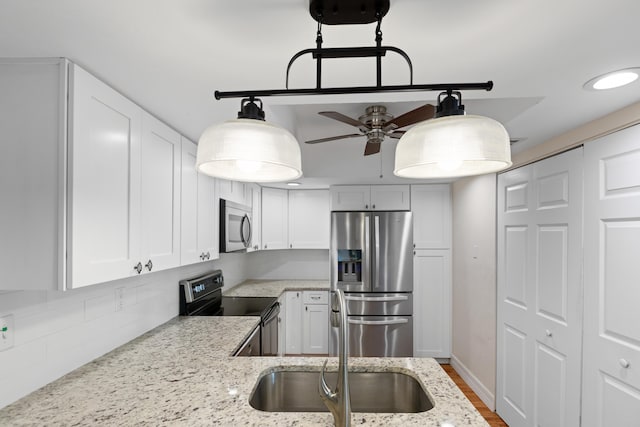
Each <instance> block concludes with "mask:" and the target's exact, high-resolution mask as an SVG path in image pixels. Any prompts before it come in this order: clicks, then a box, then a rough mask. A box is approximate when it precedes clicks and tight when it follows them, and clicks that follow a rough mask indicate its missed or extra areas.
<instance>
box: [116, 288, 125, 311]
mask: <svg viewBox="0 0 640 427" xmlns="http://www.w3.org/2000/svg"><path fill="white" fill-rule="evenodd" d="M123 308H124V288H116V311H122V309H123Z"/></svg>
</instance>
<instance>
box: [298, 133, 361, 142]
mask: <svg viewBox="0 0 640 427" xmlns="http://www.w3.org/2000/svg"><path fill="white" fill-rule="evenodd" d="M357 136H362V134H361V133H350V134H349V135H338V136H330V137H328V138H320V139H312V140H310V141H305V143H307V144H318V143H320V142H329V141H337V140H339V139H345V138H355V137H357Z"/></svg>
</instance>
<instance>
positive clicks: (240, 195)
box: [216, 179, 252, 206]
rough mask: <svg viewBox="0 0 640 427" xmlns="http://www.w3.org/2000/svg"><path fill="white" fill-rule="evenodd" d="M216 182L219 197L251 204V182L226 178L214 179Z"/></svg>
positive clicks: (242, 203)
mask: <svg viewBox="0 0 640 427" xmlns="http://www.w3.org/2000/svg"><path fill="white" fill-rule="evenodd" d="M216 184H217V194H218V197H219V198H220V199H225V200H229V201H231V202H235V203H239V204H241V205H246V206H251V202H252V200H251V191H250V188H251V184H249V183H244V182H238V181H229V180H226V179H216Z"/></svg>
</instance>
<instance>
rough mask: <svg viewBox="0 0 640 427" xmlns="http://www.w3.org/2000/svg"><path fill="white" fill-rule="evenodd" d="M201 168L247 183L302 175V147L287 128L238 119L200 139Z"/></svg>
mask: <svg viewBox="0 0 640 427" xmlns="http://www.w3.org/2000/svg"><path fill="white" fill-rule="evenodd" d="M196 167H197V169H198V171H200V172H202V173H204V174H207V175H211V176H214V177H218V178H224V179H229V180H233V181H246V182H279V181H288V180H292V179H296V178H299V177H300V176H302V161H301V154H300V146H299V145H298V141H297V140H296V138H295V137H294V136H293V135H292V134H291V133H290V132H289V131H287V130H286V129H283V128H280V127H278V126H274V125H272V124H270V123H267V122H265V121H262V120H255V119H235V120H228V121H226V122H224V123H222V124H218V125H213V126H210V127H209V128H207V129H206V130H205V131H204V132H203V134H202V136H201V137H200V141H199V142H198V155H197V160H196Z"/></svg>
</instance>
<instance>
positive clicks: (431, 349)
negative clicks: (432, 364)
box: [413, 249, 451, 359]
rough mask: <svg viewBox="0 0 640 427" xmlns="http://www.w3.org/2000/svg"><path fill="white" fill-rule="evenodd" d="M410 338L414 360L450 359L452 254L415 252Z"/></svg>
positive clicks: (428, 251) (447, 251)
mask: <svg viewBox="0 0 640 427" xmlns="http://www.w3.org/2000/svg"><path fill="white" fill-rule="evenodd" d="M414 254H415V255H414V257H413V306H414V310H413V335H414V355H415V356H416V357H436V358H443V359H446V358H450V357H451V253H450V251H449V250H422V249H421V250H416V251H414Z"/></svg>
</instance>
